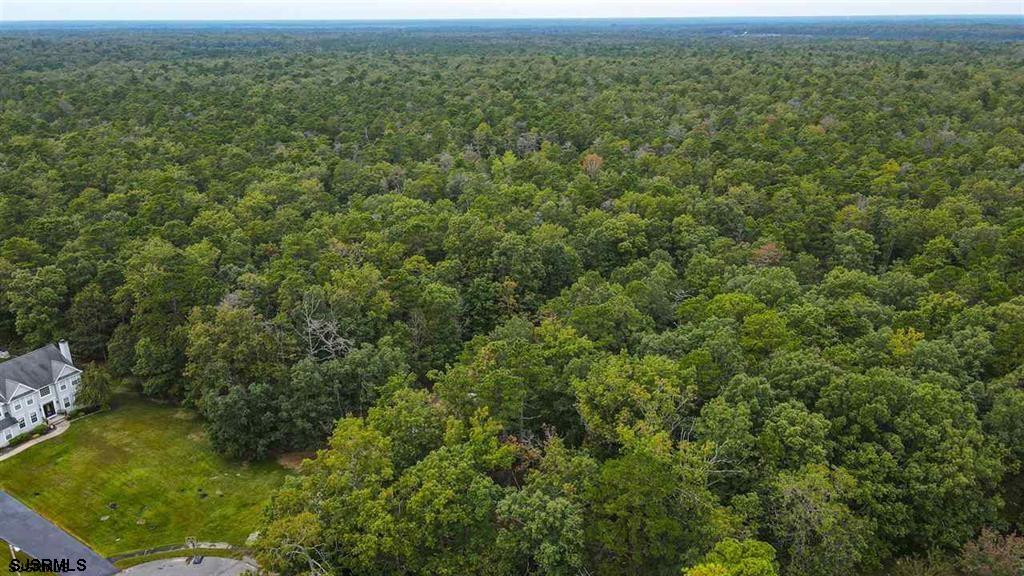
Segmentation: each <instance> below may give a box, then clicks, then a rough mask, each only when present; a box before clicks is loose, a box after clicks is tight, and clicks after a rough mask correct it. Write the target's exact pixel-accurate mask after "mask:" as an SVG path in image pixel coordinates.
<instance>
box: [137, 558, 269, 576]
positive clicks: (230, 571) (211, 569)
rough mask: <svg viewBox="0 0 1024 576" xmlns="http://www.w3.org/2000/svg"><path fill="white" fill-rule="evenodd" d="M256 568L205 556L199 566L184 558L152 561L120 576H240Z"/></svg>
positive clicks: (228, 559)
mask: <svg viewBox="0 0 1024 576" xmlns="http://www.w3.org/2000/svg"><path fill="white" fill-rule="evenodd" d="M248 570H252V571H253V572H256V567H255V566H253V565H252V564H248V563H246V562H243V561H241V560H234V559H231V558H216V557H213V556H207V557H206V558H203V561H202V562H201V563H199V564H196V563H195V562H193V563H192V564H186V563H185V559H184V558H168V559H166V560H154V561H153V562H146V563H145V564H139V565H138V566H132V567H131V568H128V569H127V570H125V571H124V573H123V574H122V576H240V575H241V574H242V573H244V572H246V571H248Z"/></svg>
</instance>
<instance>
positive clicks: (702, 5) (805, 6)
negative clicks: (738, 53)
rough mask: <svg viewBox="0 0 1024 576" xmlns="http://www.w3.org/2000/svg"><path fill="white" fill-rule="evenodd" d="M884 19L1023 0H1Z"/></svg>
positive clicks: (255, 11)
mask: <svg viewBox="0 0 1024 576" xmlns="http://www.w3.org/2000/svg"><path fill="white" fill-rule="evenodd" d="M879 14H885V15H899V14H1015V15H1021V16H1022V17H1024V0H860V1H852V0H816V1H815V0H0V21H15V20H378V19H382V20H393V19H400V20H404V19H452V18H574V17H577V18H578V17H589V18H622V17H688V16H689V17H695V16H837V15H879ZM1022 23H1024V20H1022Z"/></svg>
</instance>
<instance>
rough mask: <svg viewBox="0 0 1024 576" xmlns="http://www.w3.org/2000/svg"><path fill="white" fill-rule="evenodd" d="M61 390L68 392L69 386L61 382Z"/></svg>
mask: <svg viewBox="0 0 1024 576" xmlns="http://www.w3.org/2000/svg"><path fill="white" fill-rule="evenodd" d="M60 389H61V390H67V389H68V385H67V384H66V383H64V382H61V383H60Z"/></svg>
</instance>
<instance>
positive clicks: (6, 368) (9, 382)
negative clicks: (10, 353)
mask: <svg viewBox="0 0 1024 576" xmlns="http://www.w3.org/2000/svg"><path fill="white" fill-rule="evenodd" d="M65 367H67V368H70V369H71V370H74V371H78V369H77V368H75V367H74V366H73V365H71V364H68V362H67V360H66V359H65V358H64V356H63V355H62V354H61V353H60V348H58V347H57V345H56V344H47V345H46V346H43V347H42V348H40V349H38V350H33V351H32V352H29V353H28V354H23V355H21V356H18V357H17V358H11V359H10V360H7V361H5V362H0V401H4V402H6V401H9V400H10V399H12V396H13V395H14V391H15V390H17V388H18V384H24V385H25V386H28V387H29V388H32V389H33V390H38V389H40V388H42V387H43V386H49V385H50V384H53V382H54V380H56V379H57V375H59V374H60V372H61V370H63V369H64V368H65Z"/></svg>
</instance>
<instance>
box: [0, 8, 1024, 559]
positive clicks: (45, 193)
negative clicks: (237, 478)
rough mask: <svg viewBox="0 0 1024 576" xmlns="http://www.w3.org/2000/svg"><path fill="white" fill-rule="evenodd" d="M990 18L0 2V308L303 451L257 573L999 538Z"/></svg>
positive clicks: (1022, 513) (944, 549)
mask: <svg viewBox="0 0 1024 576" xmlns="http://www.w3.org/2000/svg"><path fill="white" fill-rule="evenodd" d="M751 31H753V33H750V32H751ZM892 38H913V39H911V40H899V41H896V40H892ZM1022 40H1024V38H1022V33H1021V27H1020V22H1019V20H1008V19H995V20H992V21H987V20H986V21H970V20H969V21H945V20H938V21H933V22H930V21H927V20H926V21H923V22H921V21H913V22H904V21H901V20H891V21H881V22H859V23H858V22H833V21H825V22H817V23H815V22H790V23H785V22H781V23H780V22H761V23H756V25H755V24H750V25H747V26H741V25H739V24H737V23H735V22H726V23H715V24H713V25H712V24H708V28H707V29H701V28H700V27H697V26H696V25H694V24H692V23H689V24H685V25H684V24H675V25H674V24H671V23H643V22H632V23H629V24H628V25H621V26H618V27H617V26H616V25H615V23H608V22H605V23H589V24H586V23H575V24H571V25H569V24H566V25H564V26H560V25H558V24H552V23H548V24H544V25H540V24H537V25H536V26H535V27H530V26H528V25H526V24H523V23H520V24H517V25H514V26H513V25H509V26H507V27H506V28H502V26H501V25H499V24H497V23H491V24H487V25H483V24H481V25H479V26H468V25H463V26H454V25H452V26H447V27H445V26H437V27H433V28H432V27H430V26H427V25H406V26H394V27H388V26H383V25H381V26H347V27H346V26H337V27H331V26H322V27H317V26H313V25H295V26H291V27H288V26H283V27H276V28H275V27H264V26H258V25H249V26H244V27H241V28H225V29H220V28H218V27H216V26H213V25H205V26H198V27H197V28H195V29H185V28H180V27H174V26H157V25H150V26H144V27H140V28H122V29H119V28H112V27H104V26H99V25H95V26H88V25H87V26H83V27H80V28H75V29H68V30H63V31H61V30H27V29H18V28H17V27H13V28H8V29H5V30H0V344H2V345H3V346H4V347H7V348H10V349H12V350H13V351H15V352H17V351H22V350H27V349H30V348H32V347H34V346H39V345H41V344H43V343H45V342H49V341H53V340H56V339H59V338H68V339H69V340H71V342H72V345H73V347H74V351H75V352H76V354H77V356H78V357H79V358H80V359H82V360H87V361H92V362H95V363H96V364H95V365H94V366H93V367H92V368H91V369H90V372H92V373H93V374H107V373H109V374H111V375H113V376H115V377H119V378H123V379H126V380H128V381H130V382H133V383H135V384H136V385H137V386H138V388H139V390H140V391H141V392H142V393H144V394H146V395H149V396H153V397H158V398H161V399H164V400H171V401H175V402H180V403H182V404H184V405H186V406H189V407H191V408H193V409H195V410H197V411H199V412H200V413H201V414H202V415H203V417H204V419H205V422H206V426H207V430H208V433H209V435H210V438H211V440H212V441H213V443H214V445H215V446H216V447H217V448H218V450H220V451H221V452H223V453H224V454H225V455H227V456H229V457H231V458H239V459H257V458H263V457H266V456H267V455H269V454H273V453H278V452H282V451H290V450H313V449H320V450H321V451H320V453H319V455H318V457H317V458H316V459H315V460H313V461H311V462H309V463H307V464H306V465H305V466H304V468H303V471H302V473H301V474H299V475H297V476H295V477H294V478H292V479H291V481H290V482H289V484H288V485H287V486H286V487H285V488H284V489H282V490H281V491H280V492H279V493H278V494H277V495H276V496H275V498H274V500H273V502H272V503H271V505H270V506H269V508H268V510H267V513H266V519H265V523H264V526H263V527H262V536H261V540H260V543H259V545H258V552H259V558H260V561H261V562H262V564H263V566H264V567H266V568H268V569H270V570H272V571H274V572H278V573H281V574H284V575H297V574H325V573H327V574H337V575H343V574H357V575H362V574H388V575H390V574H395V575H399V574H408V575H414V574H415V575H419V574H423V575H427V574H450V575H461V574H492V575H513V574H544V575H575V574H600V575H619V574H622V575H640V574H645V575H646V574H650V575H659V574H681V573H685V574H688V575H689V576H712V575H714V576H723V575H737V576H738V575H744V576H755V575H761V576H767V575H772V574H788V575H794V576H796V575H799V576H803V575H808V576H814V575H832V574H835V575H840V574H883V573H899V574H978V575H981V574H1019V570H1021V567H1022V566H1024V564H1022V563H1024V540H1022V539H1021V538H1020V537H1017V536H1014V535H1013V532H1014V531H1018V530H1021V529H1022V528H1024V501H1022V498H1024V478H1022V473H1024V472H1022V470H1021V463H1022V459H1024V387H1022V382H1024V134H1022V132H1024V44H1021V41H1022Z"/></svg>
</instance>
